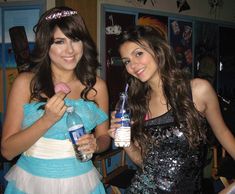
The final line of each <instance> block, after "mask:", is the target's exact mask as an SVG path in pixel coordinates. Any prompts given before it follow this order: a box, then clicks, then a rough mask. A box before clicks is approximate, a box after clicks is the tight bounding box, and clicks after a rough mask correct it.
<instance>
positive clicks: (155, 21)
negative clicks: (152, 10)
mask: <svg viewBox="0 0 235 194" xmlns="http://www.w3.org/2000/svg"><path fill="white" fill-rule="evenodd" d="M136 24H137V25H149V26H153V27H155V28H157V29H158V30H159V31H160V32H161V33H162V34H164V36H165V37H167V31H168V30H167V26H168V17H166V16H159V15H151V14H144V13H139V15H138V19H137V21H136Z"/></svg>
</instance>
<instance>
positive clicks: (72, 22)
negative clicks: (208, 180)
mask: <svg viewBox="0 0 235 194" xmlns="http://www.w3.org/2000/svg"><path fill="white" fill-rule="evenodd" d="M73 11H75V10H73V9H71V8H68V7H55V8H52V9H50V10H48V11H46V12H45V13H44V14H42V16H41V17H40V19H39V21H38V23H37V24H36V25H35V27H34V32H35V47H34V49H33V51H32V54H31V61H32V66H33V69H32V71H33V72H34V73H35V76H34V78H33V79H32V81H31V100H37V101H42V102H45V101H46V100H47V98H50V97H52V96H53V95H54V94H55V92H54V85H53V80H52V71H51V66H50V64H51V60H50V57H49V54H48V52H49V49H50V46H51V45H52V44H53V42H54V38H53V36H54V31H55V29H56V28H57V27H58V28H59V29H60V30H61V31H62V32H63V33H64V34H65V36H66V37H68V38H69V39H71V40H81V41H82V43H83V56H82V58H81V59H80V61H79V62H78V64H77V66H76V68H75V74H76V76H77V78H78V79H79V80H80V81H81V83H82V84H84V85H85V89H84V90H83V91H82V92H81V98H83V99H85V100H88V99H87V94H88V92H89V91H90V90H94V91H95V89H94V88H93V86H94V85H95V83H96V75H97V68H98V67H99V62H98V59H97V50H96V46H95V43H94V42H93V40H92V38H91V36H90V34H89V32H88V30H87V27H86V25H85V23H84V20H83V18H82V17H81V15H80V14H79V13H78V12H73ZM60 13H70V15H67V16H65V17H54V18H53V17H52V18H50V17H49V19H48V16H58V15H59V14H60ZM72 13H74V14H72ZM45 96H46V97H45Z"/></svg>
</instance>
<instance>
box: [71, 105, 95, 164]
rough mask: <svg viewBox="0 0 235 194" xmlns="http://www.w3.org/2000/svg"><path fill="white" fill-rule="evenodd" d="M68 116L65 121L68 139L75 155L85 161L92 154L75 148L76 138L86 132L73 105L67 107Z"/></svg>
mask: <svg viewBox="0 0 235 194" xmlns="http://www.w3.org/2000/svg"><path fill="white" fill-rule="evenodd" d="M67 113H68V116H67V118H66V123H67V127H68V132H69V136H70V139H71V141H72V144H73V147H74V150H75V153H76V157H77V159H79V160H80V161H82V162H86V161H88V160H90V159H91V158H92V155H93V154H83V153H82V152H81V151H79V150H78V149H77V147H78V146H77V145H76V142H77V140H78V139H79V138H80V137H81V136H83V135H84V134H86V131H85V128H84V126H83V123H82V120H81V118H80V116H79V115H78V114H77V113H76V112H75V110H74V107H72V106H70V107H68V108H67Z"/></svg>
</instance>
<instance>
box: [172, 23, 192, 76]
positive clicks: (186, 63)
mask: <svg viewBox="0 0 235 194" xmlns="http://www.w3.org/2000/svg"><path fill="white" fill-rule="evenodd" d="M169 25H170V26H169V29H170V44H171V46H172V47H173V49H174V51H175V54H176V60H177V63H178V64H179V65H180V67H181V68H186V69H188V70H189V71H190V72H192V71H193V54H192V22H188V21H182V20H176V19H170V20H169Z"/></svg>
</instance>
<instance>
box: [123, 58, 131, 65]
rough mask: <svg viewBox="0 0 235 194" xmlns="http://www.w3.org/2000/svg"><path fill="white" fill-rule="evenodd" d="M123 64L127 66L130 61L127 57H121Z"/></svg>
mask: <svg viewBox="0 0 235 194" xmlns="http://www.w3.org/2000/svg"><path fill="white" fill-rule="evenodd" d="M122 63H123V65H125V66H127V65H128V64H129V63H130V60H128V59H123V60H122Z"/></svg>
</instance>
